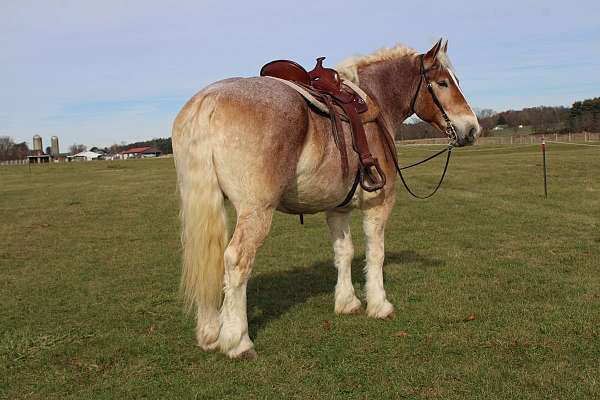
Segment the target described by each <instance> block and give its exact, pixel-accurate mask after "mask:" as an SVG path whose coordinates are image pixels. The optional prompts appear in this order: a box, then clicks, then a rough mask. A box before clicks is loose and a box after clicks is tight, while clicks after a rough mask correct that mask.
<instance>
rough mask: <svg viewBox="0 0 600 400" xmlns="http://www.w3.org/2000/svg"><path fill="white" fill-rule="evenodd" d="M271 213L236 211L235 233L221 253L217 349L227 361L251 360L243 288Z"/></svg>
mask: <svg viewBox="0 0 600 400" xmlns="http://www.w3.org/2000/svg"><path fill="white" fill-rule="evenodd" d="M272 219H273V210H272V209H271V208H267V207H262V208H260V207H257V208H246V209H241V210H238V218H237V224H236V227H235V231H234V233H233V236H232V238H231V241H230V242H229V245H228V246H227V249H226V250H225V277H224V291H225V297H224V299H223V306H222V308H221V331H220V334H219V348H220V350H221V351H223V352H224V353H226V354H227V355H228V356H229V357H231V358H236V357H241V356H249V357H255V356H256V353H255V352H254V350H253V347H254V344H253V343H252V341H251V340H250V337H249V336H248V316H247V313H246V285H247V283H248V278H249V277H250V272H251V271H252V264H253V263H254V257H255V256H256V251H257V250H258V248H259V247H260V246H261V245H262V243H263V241H264V240H265V238H266V237H267V234H268V233H269V230H270V229H271V221H272Z"/></svg>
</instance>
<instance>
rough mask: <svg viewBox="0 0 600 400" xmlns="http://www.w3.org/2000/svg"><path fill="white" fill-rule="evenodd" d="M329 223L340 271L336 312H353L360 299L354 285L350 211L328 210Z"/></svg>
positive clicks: (336, 291)
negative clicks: (355, 292)
mask: <svg viewBox="0 0 600 400" xmlns="http://www.w3.org/2000/svg"><path fill="white" fill-rule="evenodd" d="M327 225H329V231H330V232H331V239H332V240H333V252H334V262H335V267H336V269H337V271H338V277H337V283H336V285H335V312H336V313H337V314H353V313H356V312H357V311H359V310H360V300H358V298H357V297H356V295H355V294H354V286H352V273H351V272H352V271H351V269H352V257H353V256H354V246H353V245H352V236H351V235H350V213H349V212H346V213H340V212H335V211H328V212H327Z"/></svg>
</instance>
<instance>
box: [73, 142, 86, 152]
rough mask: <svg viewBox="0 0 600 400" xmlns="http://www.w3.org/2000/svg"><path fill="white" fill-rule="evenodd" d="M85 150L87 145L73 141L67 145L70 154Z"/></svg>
mask: <svg viewBox="0 0 600 400" xmlns="http://www.w3.org/2000/svg"><path fill="white" fill-rule="evenodd" d="M86 150H87V146H86V145H84V144H77V143H73V144H72V145H71V146H69V152H70V153H71V154H77V153H81V152H82V151H86Z"/></svg>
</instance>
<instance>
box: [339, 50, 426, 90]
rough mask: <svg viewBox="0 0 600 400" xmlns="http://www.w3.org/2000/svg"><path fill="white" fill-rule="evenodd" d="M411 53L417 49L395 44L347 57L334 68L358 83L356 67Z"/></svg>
mask: <svg viewBox="0 0 600 400" xmlns="http://www.w3.org/2000/svg"><path fill="white" fill-rule="evenodd" d="M411 54H417V51H416V50H415V49H413V48H410V47H408V46H405V45H403V44H397V45H395V46H394V47H384V48H381V49H379V50H377V51H375V52H374V53H371V54H367V55H358V56H354V57H350V58H347V59H345V60H343V61H342V62H340V63H339V64H338V65H337V66H336V68H335V69H336V70H337V71H338V72H339V74H340V76H341V77H342V78H343V79H347V80H349V81H352V82H354V83H358V69H359V68H360V67H364V66H366V65H370V64H374V63H377V62H381V61H387V60H395V59H398V58H401V57H405V56H408V55H411Z"/></svg>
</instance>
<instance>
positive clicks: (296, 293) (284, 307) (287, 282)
mask: <svg viewBox="0 0 600 400" xmlns="http://www.w3.org/2000/svg"><path fill="white" fill-rule="evenodd" d="M385 263H386V266H387V268H390V266H391V264H407V263H413V264H414V263H416V264H417V266H418V267H419V268H432V267H439V266H442V265H443V264H444V261H442V260H438V259H433V258H429V257H424V256H421V255H419V254H418V253H415V252H414V251H410V250H406V251H401V252H399V253H387V254H386V261H385ZM363 265H364V261H363V258H362V257H354V259H353V260H352V281H353V282H358V281H360V280H362V279H363V278H362V275H363V273H362V266H363ZM394 267H397V265H395V266H394ZM388 271H389V270H388ZM336 279H337V274H336V271H335V269H334V267H333V260H332V259H329V260H326V261H320V262H317V263H315V264H313V265H311V266H310V267H308V268H295V269H292V270H289V271H281V272H270V273H265V274H260V275H257V276H256V277H254V278H253V279H251V280H250V282H249V284H248V310H249V311H250V315H251V318H250V320H249V329H250V335H251V336H253V337H254V336H256V334H257V332H259V331H260V330H262V329H263V328H264V326H265V325H267V324H268V323H269V322H270V321H271V320H274V319H276V318H279V317H280V316H281V315H283V314H284V313H285V312H287V311H288V310H289V309H290V308H291V307H293V306H294V305H296V304H302V303H304V302H306V301H307V300H308V299H310V298H312V297H315V296H318V295H321V294H323V293H331V294H332V298H333V292H334V288H335V283H336ZM331 308H332V310H333V304H331ZM256 311H259V312H256Z"/></svg>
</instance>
